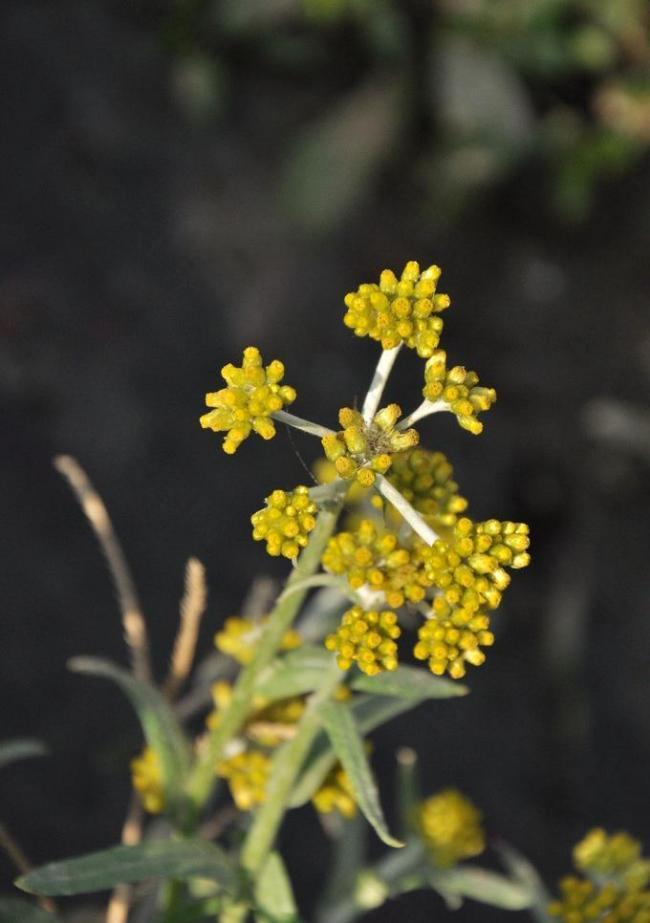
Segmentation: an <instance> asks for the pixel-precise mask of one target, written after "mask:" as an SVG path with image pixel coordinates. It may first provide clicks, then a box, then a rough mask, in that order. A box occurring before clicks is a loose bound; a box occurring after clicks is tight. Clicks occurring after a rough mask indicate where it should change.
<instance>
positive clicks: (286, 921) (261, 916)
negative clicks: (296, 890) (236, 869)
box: [255, 852, 298, 923]
mask: <svg viewBox="0 0 650 923" xmlns="http://www.w3.org/2000/svg"><path fill="white" fill-rule="evenodd" d="M255 901H256V905H257V906H256V914H255V916H256V918H257V919H258V920H260V921H270V923H290V921H293V920H297V919H298V911H297V909H296V902H295V899H294V896H293V891H292V889H291V882H290V881H289V875H288V874H287V870H286V868H285V865H284V862H283V861H282V857H281V856H280V854H279V853H277V852H272V853H271V854H270V855H269V857H268V859H267V860H266V862H265V863H264V865H263V866H262V870H261V872H260V874H259V878H258V879H257V882H256V883H255Z"/></svg>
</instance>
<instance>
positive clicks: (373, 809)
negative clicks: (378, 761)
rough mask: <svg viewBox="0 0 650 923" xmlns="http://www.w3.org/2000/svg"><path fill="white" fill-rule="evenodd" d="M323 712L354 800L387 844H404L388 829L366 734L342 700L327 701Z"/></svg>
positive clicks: (323, 717) (324, 720)
mask: <svg viewBox="0 0 650 923" xmlns="http://www.w3.org/2000/svg"><path fill="white" fill-rule="evenodd" d="M321 716H322V719H323V723H324V725H325V729H326V731H327V734H328V736H329V738H330V740H331V741H332V747H333V749H334V752H335V754H336V756H337V757H338V759H339V760H340V762H341V765H342V766H343V768H344V769H345V771H346V772H347V774H348V776H349V778H350V783H351V785H352V790H353V792H354V797H355V800H356V802H357V804H358V805H359V808H360V809H361V812H362V813H363V815H364V816H365V818H366V820H367V821H368V823H369V824H370V825H371V826H372V827H373V828H374V829H375V831H376V832H377V836H378V837H379V838H380V840H382V841H383V842H384V843H386V845H387V846H403V845H404V844H403V843H401V842H400V841H399V840H396V839H395V838H394V837H392V836H391V835H390V833H389V832H388V828H387V826H386V821H385V819H384V813H383V811H382V809H381V805H380V803H379V794H378V792H377V785H376V784H375V780H374V778H373V775H372V771H371V769H370V766H369V764H368V758H367V756H366V751H365V748H364V745H363V738H362V737H361V735H360V734H359V730H358V728H357V726H356V724H355V723H354V718H353V717H352V714H351V712H350V709H349V708H348V707H347V706H345V705H342V704H341V703H340V702H327V703H326V704H325V705H323V706H322V709H321Z"/></svg>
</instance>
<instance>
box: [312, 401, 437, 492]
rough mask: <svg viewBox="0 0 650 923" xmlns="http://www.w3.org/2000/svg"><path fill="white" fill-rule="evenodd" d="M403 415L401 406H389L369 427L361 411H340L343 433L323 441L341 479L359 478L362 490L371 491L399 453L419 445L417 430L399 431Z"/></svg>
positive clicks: (380, 411)
mask: <svg viewBox="0 0 650 923" xmlns="http://www.w3.org/2000/svg"><path fill="white" fill-rule="evenodd" d="M401 413H402V410H401V408H400V407H399V406H398V405H397V404H389V405H388V406H387V407H384V408H383V409H382V410H379V411H378V412H377V413H376V414H375V415H374V417H373V418H372V421H371V422H370V423H366V422H365V420H364V419H363V416H362V415H361V414H360V413H359V411H358V410H353V409H352V408H351V407H343V408H342V409H341V410H340V411H339V423H340V425H341V427H342V430H341V431H340V432H338V433H332V434H331V435H329V436H324V437H323V439H322V443H323V449H324V450H325V455H326V457H327V458H328V459H329V461H331V462H333V464H334V467H335V468H336V471H337V474H338V475H339V477H342V478H345V479H346V480H350V479H352V478H356V480H357V482H358V483H359V484H360V485H361V486H362V487H371V486H372V484H374V482H375V473H376V472H380V473H381V474H385V472H386V471H388V469H389V468H390V466H391V464H392V463H393V458H394V457H395V456H396V455H397V454H398V453H399V452H404V451H406V450H407V449H410V448H413V446H415V445H417V443H418V440H419V436H418V434H417V432H416V431H415V430H414V429H408V430H405V431H400V430H398V429H396V424H397V421H398V420H399V417H400V416H401Z"/></svg>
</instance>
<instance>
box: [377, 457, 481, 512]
mask: <svg viewBox="0 0 650 923" xmlns="http://www.w3.org/2000/svg"><path fill="white" fill-rule="evenodd" d="M453 477H454V469H453V468H452V466H451V464H450V463H449V462H448V461H447V458H446V457H445V456H444V455H443V454H442V452H429V451H428V450H427V449H422V448H417V449H413V450H412V451H410V452H404V454H402V455H396V456H395V458H394V459H393V465H392V467H391V469H390V472H389V474H388V480H389V481H390V482H391V484H392V485H393V487H396V488H397V490H399V492H400V493H401V494H402V496H403V497H404V498H405V499H406V500H408V502H409V503H410V504H411V506H413V507H414V508H415V509H416V510H417V511H418V513H419V514H420V515H421V516H423V517H424V518H425V519H426V520H427V521H428V522H430V523H431V524H432V525H433V526H434V527H437V528H445V527H447V528H449V527H451V526H453V525H455V523H456V521H457V519H458V514H459V513H463V512H464V511H465V510H466V509H467V500H466V499H465V498H464V497H461V496H460V494H459V493H458V484H457V483H456V482H455V481H454V479H453Z"/></svg>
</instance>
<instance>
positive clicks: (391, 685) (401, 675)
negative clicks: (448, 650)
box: [351, 667, 469, 702]
mask: <svg viewBox="0 0 650 923" xmlns="http://www.w3.org/2000/svg"><path fill="white" fill-rule="evenodd" d="M351 686H352V688H353V689H355V690H358V691H359V692H370V693H373V694H374V695H386V696H395V697H397V698H400V699H413V700H415V701H416V702H424V701H425V699H451V698H456V697H457V696H462V695H467V693H468V692H469V689H468V688H467V686H462V685H461V684H460V683H457V682H456V681H455V680H453V679H443V677H441V676H434V675H433V674H432V673H429V671H428V670H421V669H418V668H417V667H398V668H397V669H396V670H393V671H386V672H384V673H379V674H378V675H377V676H365V675H364V674H363V673H360V674H358V675H357V676H355V677H354V678H353V680H352V683H351Z"/></svg>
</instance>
